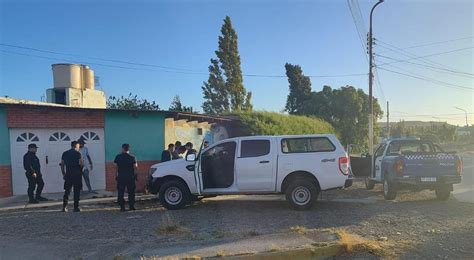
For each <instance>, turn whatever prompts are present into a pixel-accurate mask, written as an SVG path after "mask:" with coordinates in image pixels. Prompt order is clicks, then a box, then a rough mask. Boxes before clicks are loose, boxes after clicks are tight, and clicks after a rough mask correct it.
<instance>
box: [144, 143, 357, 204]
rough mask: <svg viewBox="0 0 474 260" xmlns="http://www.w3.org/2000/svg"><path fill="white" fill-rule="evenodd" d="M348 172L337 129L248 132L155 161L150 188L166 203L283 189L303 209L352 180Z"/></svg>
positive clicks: (149, 182)
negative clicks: (295, 133)
mask: <svg viewBox="0 0 474 260" xmlns="http://www.w3.org/2000/svg"><path fill="white" fill-rule="evenodd" d="M348 175H349V160H348V157H347V154H346V152H345V150H344V147H343V146H342V145H341V144H340V142H339V141H338V140H337V138H336V137H335V136H334V135H331V134H327V135H326V134H325V135H300V136H248V137H237V138H231V139H226V140H222V141H219V142H217V143H215V144H213V145H211V146H209V147H207V148H205V149H202V150H201V151H200V152H199V153H198V154H188V155H186V159H178V160H173V161H168V162H164V163H159V164H155V165H153V166H151V169H150V177H149V181H148V190H149V191H150V192H151V193H153V194H159V199H160V202H161V204H162V205H163V206H164V207H165V208H167V209H180V208H183V207H185V206H186V205H187V204H190V203H191V202H192V201H193V199H196V198H198V196H216V195H230V194H234V195H235V194H279V193H284V194H286V199H287V200H288V201H289V202H290V205H291V206H292V207H293V208H294V209H297V210H304V209H308V208H310V207H311V206H312V205H313V204H314V202H315V201H316V199H317V197H318V195H319V193H320V191H323V190H328V189H335V188H342V187H344V186H349V185H350V184H351V183H352V182H350V181H351V180H350V179H348Z"/></svg>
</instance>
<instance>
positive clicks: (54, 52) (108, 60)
mask: <svg viewBox="0 0 474 260" xmlns="http://www.w3.org/2000/svg"><path fill="white" fill-rule="evenodd" d="M0 45H1V46H5V47H11V48H16V49H23V50H30V51H36V52H42V53H49V54H56V55H66V56H72V57H80V58H86V59H91V60H100V61H107V62H114V63H122V64H128V65H136V66H144V67H153V68H161V69H168V70H178V71H189V72H199V71H193V70H189V69H183V68H176V67H168V66H162V65H156V64H146V63H136V62H130V61H123V60H116V59H104V58H97V57H91V56H85V55H78V54H71V53H65V52H58V51H50V50H42V49H38V48H32V47H26V46H20V45H13V44H5V43H0Z"/></svg>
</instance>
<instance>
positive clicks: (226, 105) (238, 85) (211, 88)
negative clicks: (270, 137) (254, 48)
mask: <svg viewBox="0 0 474 260" xmlns="http://www.w3.org/2000/svg"><path fill="white" fill-rule="evenodd" d="M215 53H216V56H217V59H218V61H217V60H215V59H211V66H210V67H209V79H208V81H207V82H205V83H204V86H203V87H202V89H203V94H204V99H205V102H204V104H203V109H204V112H206V113H213V114H220V113H222V112H226V111H239V110H252V102H251V98H252V94H251V93H250V92H248V93H247V91H246V90H245V87H244V84H243V78H242V70H241V68H240V55H239V48H238V37H237V33H236V32H235V30H234V28H233V27H232V21H231V20H230V17H229V16H226V18H225V19H224V24H223V25H222V27H221V36H219V49H218V50H217V51H216V52H215ZM221 73H223V75H222V74H221ZM221 79H222V80H221ZM222 82H224V87H222V85H221V84H222Z"/></svg>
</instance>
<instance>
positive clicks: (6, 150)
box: [0, 107, 11, 165]
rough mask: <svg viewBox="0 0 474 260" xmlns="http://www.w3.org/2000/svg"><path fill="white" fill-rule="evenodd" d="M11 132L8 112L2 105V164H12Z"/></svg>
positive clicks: (0, 131)
mask: <svg viewBox="0 0 474 260" xmlns="http://www.w3.org/2000/svg"><path fill="white" fill-rule="evenodd" d="M10 164H11V160H10V134H9V131H8V126H7V112H6V111H5V108H4V107H0V165H10Z"/></svg>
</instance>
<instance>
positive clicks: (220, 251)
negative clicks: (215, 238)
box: [216, 250, 226, 257]
mask: <svg viewBox="0 0 474 260" xmlns="http://www.w3.org/2000/svg"><path fill="white" fill-rule="evenodd" d="M224 256H226V253H225V251H224V250H219V251H217V253H216V257H224Z"/></svg>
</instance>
